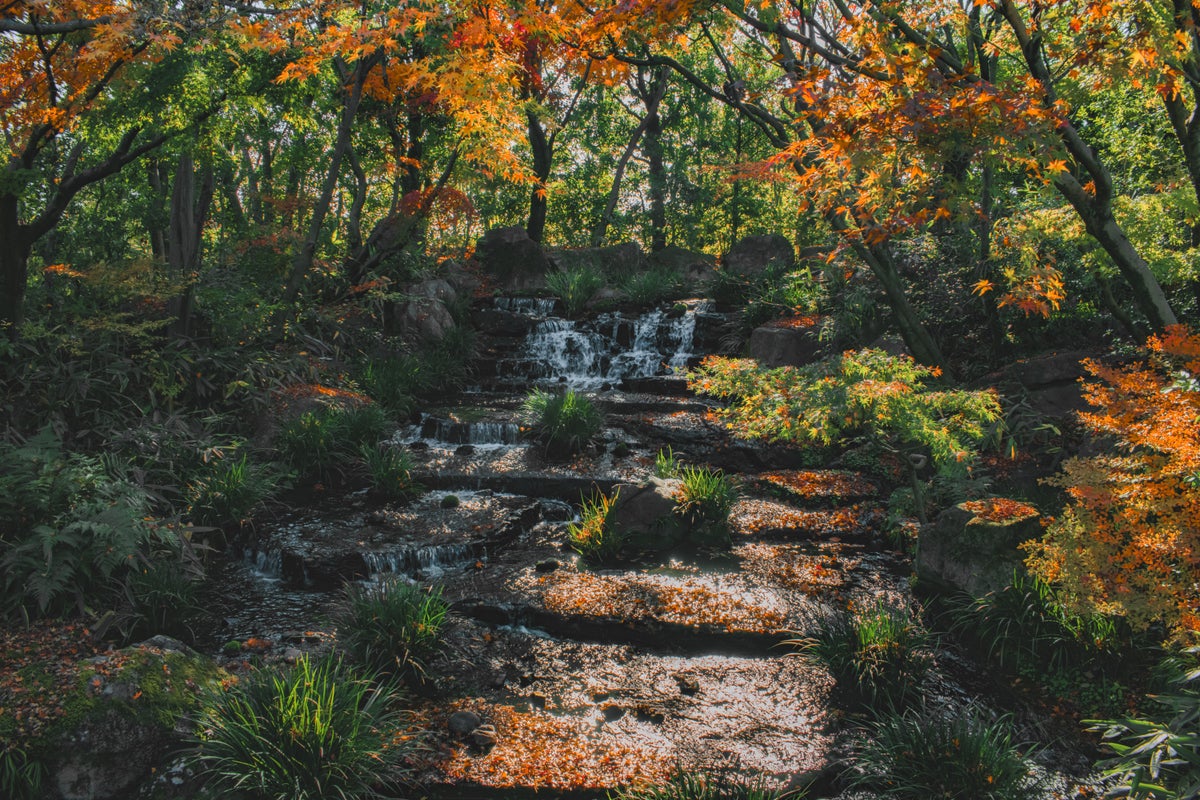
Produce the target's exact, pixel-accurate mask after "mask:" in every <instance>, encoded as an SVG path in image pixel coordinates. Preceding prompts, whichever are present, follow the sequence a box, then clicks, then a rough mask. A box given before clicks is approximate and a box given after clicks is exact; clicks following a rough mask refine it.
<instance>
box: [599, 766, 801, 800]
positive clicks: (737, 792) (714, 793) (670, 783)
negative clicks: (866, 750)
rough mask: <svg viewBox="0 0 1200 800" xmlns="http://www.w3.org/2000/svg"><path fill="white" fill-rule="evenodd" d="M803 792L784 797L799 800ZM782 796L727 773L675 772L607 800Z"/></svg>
mask: <svg viewBox="0 0 1200 800" xmlns="http://www.w3.org/2000/svg"><path fill="white" fill-rule="evenodd" d="M806 794H807V792H806V791H804V790H803V789H793V790H790V791H788V792H787V793H786V796H787V797H789V798H792V800H801V798H803V797H804V796H805V795H806ZM784 796H785V794H784V792H782V791H780V790H778V789H772V788H770V787H769V786H767V785H766V784H764V783H762V782H758V781H747V780H745V779H743V778H739V777H737V776H732V775H729V774H727V773H717V772H712V773H707V772H682V771H680V772H676V773H674V774H673V775H671V777H670V778H669V779H668V780H667V782H666V783H663V784H660V785H658V786H638V787H635V788H629V789H623V790H621V791H619V792H610V793H609V795H608V798H609V800H779V799H780V798H782V797H784Z"/></svg>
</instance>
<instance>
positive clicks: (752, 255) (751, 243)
mask: <svg viewBox="0 0 1200 800" xmlns="http://www.w3.org/2000/svg"><path fill="white" fill-rule="evenodd" d="M795 263H796V251H795V249H794V248H793V247H792V243H791V242H789V241H788V240H787V239H786V238H784V237H783V236H780V235H779V234H778V233H769V234H766V235H762V236H746V237H744V238H742V239H739V240H738V241H737V242H735V243H734V245H733V247H731V248H729V252H728V253H726V254H725V271H726V272H730V273H732V274H734V275H738V276H740V277H743V278H757V277H759V276H761V275H762V274H763V273H764V272H766V271H767V269H768V268H771V267H781V268H784V269H787V268H788V267H791V266H793V265H794V264H795Z"/></svg>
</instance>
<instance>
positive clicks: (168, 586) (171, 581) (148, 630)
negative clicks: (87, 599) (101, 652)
mask: <svg viewBox="0 0 1200 800" xmlns="http://www.w3.org/2000/svg"><path fill="white" fill-rule="evenodd" d="M203 577H204V571H203V569H202V567H201V565H200V562H199V560H198V559H197V558H196V557H195V554H194V553H193V552H191V551H190V549H189V546H188V545H187V544H186V542H183V541H181V542H180V546H179V547H177V548H173V549H165V548H162V549H159V550H158V551H157V552H156V553H154V554H153V555H152V556H151V557H150V558H149V559H147V560H146V561H145V562H143V563H142V564H141V565H140V568H139V569H132V570H130V572H129V577H128V578H127V579H126V581H125V589H126V593H127V595H128V597H129V599H130V601H131V605H132V607H133V609H132V612H131V620H130V621H129V622H128V623H127V624H126V627H127V628H128V634H129V637H130V638H131V639H132V638H134V637H138V636H142V637H149V636H154V635H156V634H160V633H162V634H166V635H168V636H174V637H176V638H180V639H190V638H194V637H193V635H192V630H191V623H192V622H193V621H194V620H195V618H196V617H197V616H198V615H199V614H201V613H202V612H203V610H204V609H203V607H202V605H201V603H200V588H201V580H202V579H203Z"/></svg>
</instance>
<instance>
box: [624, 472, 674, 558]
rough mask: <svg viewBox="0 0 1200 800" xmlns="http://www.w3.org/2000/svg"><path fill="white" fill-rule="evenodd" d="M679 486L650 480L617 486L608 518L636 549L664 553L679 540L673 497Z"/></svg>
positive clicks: (656, 479) (671, 480)
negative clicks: (663, 551) (615, 498)
mask: <svg viewBox="0 0 1200 800" xmlns="http://www.w3.org/2000/svg"><path fill="white" fill-rule="evenodd" d="M681 486H682V483H681V482H680V481H679V480H678V479H676V478H650V479H649V480H648V481H646V482H645V483H643V484H628V483H626V484H621V485H619V486H618V487H617V500H616V503H615V504H614V505H613V508H612V510H611V511H610V512H609V515H608V522H609V524H610V525H612V526H613V528H615V529H616V530H619V531H622V532H624V533H625V534H626V535H627V536H629V542H630V544H631V545H632V546H634V547H637V548H646V549H655V550H665V549H669V548H670V547H672V546H673V545H674V544H676V543H677V542H678V540H679V533H680V531H679V526H678V525H676V521H675V514H674V511H675V496H676V495H677V494H678V493H679V490H680V487H681Z"/></svg>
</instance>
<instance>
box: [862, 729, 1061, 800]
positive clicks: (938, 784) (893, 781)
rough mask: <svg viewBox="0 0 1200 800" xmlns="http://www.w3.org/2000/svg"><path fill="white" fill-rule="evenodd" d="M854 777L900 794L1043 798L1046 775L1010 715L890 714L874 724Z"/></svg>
mask: <svg viewBox="0 0 1200 800" xmlns="http://www.w3.org/2000/svg"><path fill="white" fill-rule="evenodd" d="M850 783H851V784H852V785H853V786H855V787H860V788H866V789H870V790H871V791H873V792H875V793H876V794H877V795H879V796H882V797H894V798H900V800H929V798H935V797H936V798H945V799H946V800H1036V798H1040V797H1042V796H1043V794H1042V792H1043V787H1042V785H1041V781H1039V780H1038V779H1037V778H1035V777H1034V776H1033V774H1032V766H1031V764H1030V763H1029V761H1028V760H1027V759H1026V758H1025V756H1023V755H1022V753H1021V751H1020V749H1019V748H1018V747H1017V745H1015V744H1014V743H1013V737H1012V731H1011V729H1010V727H1009V725H1008V723H1007V720H1006V719H1004V718H1001V719H998V720H988V719H985V718H983V717H981V716H978V715H976V714H974V713H970V712H968V713H963V714H959V715H958V716H954V717H944V716H941V715H934V714H931V713H929V712H920V713H918V712H915V711H908V712H903V713H901V712H895V711H893V712H889V713H886V714H883V715H882V716H880V717H879V718H878V719H877V720H876V721H875V722H874V723H872V724H871V725H870V726H868V728H867V730H866V731H865V732H864V735H863V737H862V743H861V746H860V747H859V749H858V753H857V756H856V758H855V761H854V768H853V772H852V777H851V779H850Z"/></svg>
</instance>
